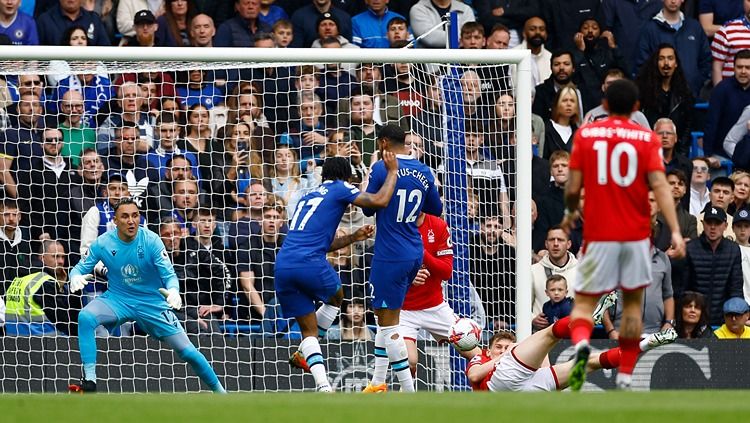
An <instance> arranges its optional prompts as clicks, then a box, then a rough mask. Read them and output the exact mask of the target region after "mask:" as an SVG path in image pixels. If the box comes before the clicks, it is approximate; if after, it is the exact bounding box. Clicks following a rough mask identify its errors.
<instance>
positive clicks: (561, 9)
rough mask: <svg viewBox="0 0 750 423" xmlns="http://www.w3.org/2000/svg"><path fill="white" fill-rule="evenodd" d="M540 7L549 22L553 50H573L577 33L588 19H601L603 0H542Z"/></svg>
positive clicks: (548, 27)
mask: <svg viewBox="0 0 750 423" xmlns="http://www.w3.org/2000/svg"><path fill="white" fill-rule="evenodd" d="M539 9H540V11H541V12H542V16H543V17H544V20H545V21H546V22H547V32H548V33H549V35H550V37H549V39H550V41H551V43H550V47H551V48H552V50H559V49H565V50H572V49H573V48H575V47H576V45H575V44H576V41H575V37H576V35H575V34H576V33H577V32H578V31H579V30H580V29H581V27H582V26H583V25H585V23H586V21H589V20H598V19H599V17H600V14H601V0H575V1H566V2H560V1H557V0H540V2H539Z"/></svg>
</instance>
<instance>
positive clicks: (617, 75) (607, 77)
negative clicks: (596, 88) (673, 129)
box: [583, 68, 651, 129]
mask: <svg viewBox="0 0 750 423" xmlns="http://www.w3.org/2000/svg"><path fill="white" fill-rule="evenodd" d="M620 79H625V74H624V73H623V71H622V70H620V69H617V68H612V69H609V70H608V71H607V72H606V73H605V74H604V82H602V87H601V89H602V93H604V92H605V91H607V88H608V87H609V86H610V85H611V84H612V83H613V82H615V81H617V80H620ZM608 116H609V111H607V110H605V109H604V106H603V105H601V104H600V105H598V106H596V107H594V108H593V109H591V110H589V111H588V113H586V116H584V118H583V124H586V123H591V122H595V121H597V120H600V119H604V118H606V117H608ZM630 120H632V121H633V122H635V123H637V124H639V125H641V126H642V127H644V128H648V129H651V124H649V123H648V119H646V116H645V115H644V114H643V113H642V112H641V111H640V110H636V111H634V112H633V113H632V114H631V115H630Z"/></svg>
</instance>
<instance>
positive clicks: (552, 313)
mask: <svg viewBox="0 0 750 423" xmlns="http://www.w3.org/2000/svg"><path fill="white" fill-rule="evenodd" d="M544 293H545V294H547V296H548V297H549V301H547V302H546V303H544V305H543V306H542V313H544V315H545V316H547V319H548V320H549V322H550V324H552V323H555V322H556V321H558V320H560V319H562V318H563V317H566V316H568V315H570V312H571V311H572V310H573V299H572V298H570V297H568V281H567V280H566V279H565V276H562V275H552V276H550V277H549V278H547V289H545V290H544Z"/></svg>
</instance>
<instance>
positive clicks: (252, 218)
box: [229, 179, 272, 251]
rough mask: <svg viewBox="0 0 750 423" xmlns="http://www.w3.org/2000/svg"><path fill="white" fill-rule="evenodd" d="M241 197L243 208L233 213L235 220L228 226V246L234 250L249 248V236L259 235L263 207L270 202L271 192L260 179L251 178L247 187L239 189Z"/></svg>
mask: <svg viewBox="0 0 750 423" xmlns="http://www.w3.org/2000/svg"><path fill="white" fill-rule="evenodd" d="M240 192H242V196H243V197H245V198H243V199H242V200H243V202H244V203H243V204H242V205H243V206H245V207H243V208H244V210H243V209H239V210H238V212H237V213H236V214H235V216H236V217H235V222H233V224H232V225H230V226H229V248H230V249H231V250H234V251H239V250H240V249H245V250H247V249H249V248H250V244H249V240H250V236H256V235H260V233H261V222H262V221H263V207H265V206H266V203H271V200H270V198H271V197H272V195H271V193H269V192H268V190H266V188H265V187H264V186H263V183H262V182H261V181H260V180H257V179H252V180H250V183H249V184H248V185H247V187H246V188H245V189H244V190H242V191H240Z"/></svg>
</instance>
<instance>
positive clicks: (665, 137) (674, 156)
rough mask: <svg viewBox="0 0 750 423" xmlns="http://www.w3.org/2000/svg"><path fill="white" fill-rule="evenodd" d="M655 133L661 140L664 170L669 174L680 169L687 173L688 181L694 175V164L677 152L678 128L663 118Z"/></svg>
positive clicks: (655, 128) (659, 121) (656, 125)
mask: <svg viewBox="0 0 750 423" xmlns="http://www.w3.org/2000/svg"><path fill="white" fill-rule="evenodd" d="M654 132H656V134H657V135H658V136H659V138H660V139H661V152H662V156H663V161H664V169H665V170H666V171H667V172H669V171H670V170H672V169H679V170H681V171H683V172H684V173H685V175H686V176H687V178H688V179H690V178H691V177H692V175H693V163H692V162H691V161H690V159H688V158H687V156H685V155H684V154H681V153H678V152H676V151H675V145H676V144H677V127H676V126H675V124H674V122H672V120H671V119H669V118H661V119H659V120H657V121H656V123H655V124H654Z"/></svg>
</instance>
